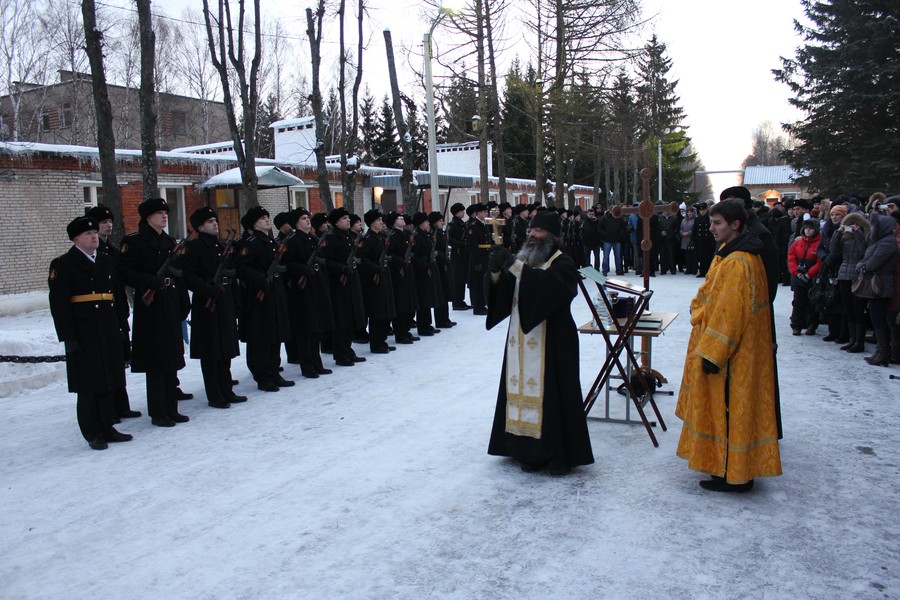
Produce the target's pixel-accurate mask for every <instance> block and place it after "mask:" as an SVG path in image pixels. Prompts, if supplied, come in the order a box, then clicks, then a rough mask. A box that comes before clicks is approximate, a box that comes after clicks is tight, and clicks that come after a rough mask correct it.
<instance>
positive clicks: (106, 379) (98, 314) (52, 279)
mask: <svg viewBox="0 0 900 600" xmlns="http://www.w3.org/2000/svg"><path fill="white" fill-rule="evenodd" d="M97 228H98V225H97V221H96V220H94V219H91V218H89V217H80V218H77V219H75V220H73V221H72V222H71V223H69V225H68V227H67V228H66V230H67V233H68V234H69V239H70V240H72V243H73V245H72V247H71V248H70V249H69V251H68V252H66V253H65V254H63V255H62V256H60V257H58V258H55V259H53V261H52V262H51V263H50V274H49V277H48V282H47V283H48V286H49V288H50V313H51V315H52V316H53V324H54V326H55V327H56V334H57V336H58V337H59V340H60V341H61V342H63V343H64V344H65V348H66V374H67V377H68V382H69V391H70V392H73V393H75V394H77V403H76V414H77V417H78V427H79V428H80V429H81V435H83V436H84V439H85V440H87V442H88V444H89V445H90V447H91V448H93V449H94V450H105V449H106V448H107V447H108V446H107V444H108V442H127V441H129V440H131V439H132V436H131V435H129V434H125V433H120V432H119V431H116V429H115V427H113V415H114V411H113V396H114V394H115V393H116V390H118V389H120V388H123V387H125V359H124V357H123V355H122V339H123V337H124V335H125V334H124V320H123V319H122V314H121V313H120V312H119V311H117V310H116V306H115V291H116V287H117V282H116V275H115V265H114V264H113V261H112V259H110V258H109V257H108V256H106V255H105V254H103V253H101V252H98V251H97V247H98V246H99V236H98V234H97Z"/></svg>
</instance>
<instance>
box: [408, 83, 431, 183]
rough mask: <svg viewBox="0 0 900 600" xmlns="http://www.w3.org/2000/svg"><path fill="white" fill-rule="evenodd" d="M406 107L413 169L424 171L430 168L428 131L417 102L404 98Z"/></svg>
mask: <svg viewBox="0 0 900 600" xmlns="http://www.w3.org/2000/svg"><path fill="white" fill-rule="evenodd" d="M403 103H404V105H405V107H406V123H407V127H408V128H409V135H410V136H411V137H412V141H411V145H412V157H413V169H419V170H424V169H426V168H427V167H428V131H427V129H426V125H425V121H423V120H422V118H421V113H420V112H419V107H418V106H416V101H415V100H413V99H412V98H409V97H408V96H404V97H403Z"/></svg>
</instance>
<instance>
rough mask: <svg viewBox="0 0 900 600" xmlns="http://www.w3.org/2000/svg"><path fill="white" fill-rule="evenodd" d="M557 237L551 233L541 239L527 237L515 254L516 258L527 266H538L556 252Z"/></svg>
mask: <svg viewBox="0 0 900 600" xmlns="http://www.w3.org/2000/svg"><path fill="white" fill-rule="evenodd" d="M556 247H557V239H556V237H555V236H553V235H552V234H548V235H547V237H545V238H543V239H538V238H535V237H529V238H528V239H527V240H526V241H525V245H524V246H522V249H521V250H519V253H518V254H516V258H517V259H519V260H521V261H522V262H523V263H525V264H526V265H528V266H529V267H539V266H541V265H542V264H544V263H545V262H547V261H548V260H549V259H550V256H551V255H552V254H553V253H554V252H556Z"/></svg>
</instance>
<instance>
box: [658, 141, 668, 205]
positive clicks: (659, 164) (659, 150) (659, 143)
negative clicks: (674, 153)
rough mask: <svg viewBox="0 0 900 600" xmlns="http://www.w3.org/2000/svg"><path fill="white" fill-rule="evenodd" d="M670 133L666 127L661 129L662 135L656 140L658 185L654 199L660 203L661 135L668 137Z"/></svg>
mask: <svg viewBox="0 0 900 600" xmlns="http://www.w3.org/2000/svg"><path fill="white" fill-rule="evenodd" d="M670 131H671V129H669V128H668V127H666V128H665V129H663V132H662V135H661V136H659V139H657V140H656V169H657V174H656V177H657V183H658V184H659V185H658V190H657V197H656V199H657V200H658V201H660V202H662V139H663V135H669V132H670Z"/></svg>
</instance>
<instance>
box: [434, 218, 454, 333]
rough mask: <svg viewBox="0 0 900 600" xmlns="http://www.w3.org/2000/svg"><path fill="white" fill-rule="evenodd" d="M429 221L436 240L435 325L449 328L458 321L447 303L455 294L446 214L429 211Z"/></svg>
mask: <svg viewBox="0 0 900 600" xmlns="http://www.w3.org/2000/svg"><path fill="white" fill-rule="evenodd" d="M428 222H429V223H431V237H432V240H433V241H434V258H435V262H436V263H437V264H436V270H435V276H434V278H435V299H434V325H435V327H440V328H441V329H447V328H450V327H453V326H454V325H456V322H454V321H451V320H450V309H449V308H448V305H447V303H448V302H450V298H451V296H452V294H453V274H452V273H451V271H450V257H449V255H448V252H449V247H448V245H447V233H446V232H445V231H444V215H442V214H441V213H439V212H437V211H434V212H432V213H429V214H428Z"/></svg>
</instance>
